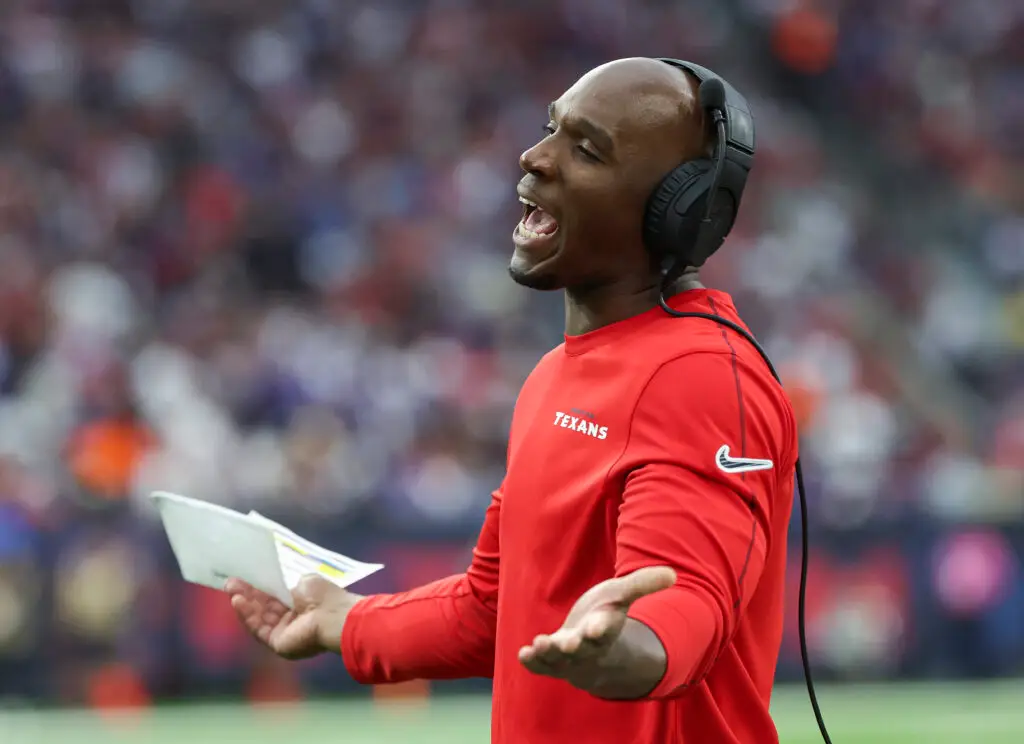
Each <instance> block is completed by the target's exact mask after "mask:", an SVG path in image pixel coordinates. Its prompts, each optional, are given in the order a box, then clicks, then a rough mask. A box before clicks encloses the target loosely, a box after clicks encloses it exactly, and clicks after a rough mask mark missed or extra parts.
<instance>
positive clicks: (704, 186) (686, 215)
mask: <svg viewBox="0 0 1024 744" xmlns="http://www.w3.org/2000/svg"><path fill="white" fill-rule="evenodd" d="M713 169H714V164H713V163H712V162H711V161H710V160H706V159H699V160H691V161H689V162H686V163H683V164H682V165H680V166H678V167H676V168H675V169H673V170H672V171H670V172H669V173H668V175H666V176H665V177H664V178H663V179H662V180H661V183H659V184H658V186H657V188H655V189H654V191H653V192H652V193H651V195H650V197H648V199H647V206H646V209H645V213H644V244H645V245H646V246H647V248H648V250H650V251H651V253H653V254H654V255H655V256H656V257H657V258H658V259H665V258H672V259H679V260H682V259H687V258H689V256H690V254H691V252H692V248H693V247H694V242H695V241H696V239H697V234H698V228H699V227H700V218H701V216H702V215H703V213H704V204H705V199H706V198H707V193H708V189H709V188H711V181H712V178H713Z"/></svg>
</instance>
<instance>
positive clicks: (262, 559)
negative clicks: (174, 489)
mask: <svg viewBox="0 0 1024 744" xmlns="http://www.w3.org/2000/svg"><path fill="white" fill-rule="evenodd" d="M153 500H154V501H155V502H156V505H157V508H158V509H159V510H160V517H161V519H162V520H163V524H164V529H165V530H166V532H167V539H168V540H169V541H170V543H171V549H172V550H173V551H174V557H175V558H177V560H178V566H179V568H180V569H181V576H182V578H184V579H185V580H186V581H190V582H192V583H194V584H201V585H202V586H208V587H211V588H213V589H220V590H223V589H224V582H225V581H227V580H228V579H229V578H238V579H241V580H242V581H245V582H248V583H249V584H251V585H252V586H253V587H255V588H256V589H259V590H260V591H263V592H266V593H267V594H269V595H271V596H273V597H276V598H277V599H279V600H281V601H282V602H284V603H285V604H286V605H288V606H289V607H290V606H291V604H292V597H291V592H290V591H288V586H287V585H286V584H285V581H284V577H283V576H282V573H281V565H280V561H279V559H278V553H277V544H276V542H275V540H274V534H273V532H271V531H270V530H269V529H267V527H266V526H264V525H260V524H256V523H255V522H253V521H252V520H250V519H248V518H247V517H245V515H243V514H239V513H238V512H236V511H233V510H231V509H226V508H224V507H222V506H217V505H216V504H210V503H207V502H205V501H198V500H196V499H190V498H187V497H185V496H179V495H177V494H173V493H165V492H157V493H154V494H153Z"/></svg>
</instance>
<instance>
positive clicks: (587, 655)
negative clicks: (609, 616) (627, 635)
mask: <svg viewBox="0 0 1024 744" xmlns="http://www.w3.org/2000/svg"><path fill="white" fill-rule="evenodd" d="M606 628H607V624H606V623H602V625H601V630H605V629H606ZM602 641H603V636H602V635H601V633H599V632H598V633H595V634H594V637H593V638H588V637H587V636H586V634H585V632H584V629H583V628H562V629H560V630H557V631H555V632H554V633H552V634H551V635H539V636H537V637H536V638H534V639H533V643H531V644H530V645H529V646H524V647H523V648H521V649H520V650H519V661H520V662H521V663H522V664H523V666H525V667H526V668H527V669H529V670H530V671H531V672H533V673H535V674H543V675H546V676H549V677H559V678H568V676H569V675H570V673H571V672H573V671H574V670H575V669H576V668H577V667H578V666H579V665H580V664H584V663H587V662H590V661H592V660H593V659H594V658H596V657H598V656H600V655H601V654H602V653H604V651H605V650H606V649H605V644H603V643H602Z"/></svg>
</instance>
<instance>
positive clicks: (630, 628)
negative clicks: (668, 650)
mask: <svg viewBox="0 0 1024 744" xmlns="http://www.w3.org/2000/svg"><path fill="white" fill-rule="evenodd" d="M666 667H667V657H666V654H665V647H664V646H663V645H662V643H661V640H659V638H658V636H657V635H656V634H655V633H654V631H652V630H651V629H650V628H648V627H647V626H646V625H644V624H643V623H642V622H640V621H639V620H634V619H633V618H627V619H626V625H625V627H624V628H623V629H622V633H621V634H620V635H619V637H618V638H617V639H616V640H615V643H614V644H613V645H612V647H611V648H610V649H609V650H608V652H607V654H605V655H604V656H603V657H602V658H601V662H600V665H599V670H598V673H597V674H596V675H587V677H586V678H584V679H578V680H571V682H572V683H573V684H574V685H575V686H576V687H579V688H580V689H583V690H586V691H587V692H589V693H590V694H592V695H594V696H595V697H599V698H604V699H607V700H635V699H637V698H642V697H646V696H647V695H649V694H650V693H651V691H652V690H654V688H655V687H657V686H658V683H659V682H660V681H661V680H662V678H663V677H664V676H665V670H666Z"/></svg>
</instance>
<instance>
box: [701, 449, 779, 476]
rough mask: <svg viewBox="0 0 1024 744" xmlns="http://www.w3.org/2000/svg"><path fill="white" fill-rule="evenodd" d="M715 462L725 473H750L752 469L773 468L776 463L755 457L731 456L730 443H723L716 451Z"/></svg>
mask: <svg viewBox="0 0 1024 744" xmlns="http://www.w3.org/2000/svg"><path fill="white" fill-rule="evenodd" d="M715 464H716V465H718V469H719V470H721V471H722V472H725V473H749V472H750V471H752V470H771V469H772V468H773V467H775V463H773V462H772V461H771V460H759V459H757V458H755V457H730V456H729V445H728V444H723V445H722V446H721V447H720V448H719V449H718V452H716V453H715Z"/></svg>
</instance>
